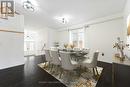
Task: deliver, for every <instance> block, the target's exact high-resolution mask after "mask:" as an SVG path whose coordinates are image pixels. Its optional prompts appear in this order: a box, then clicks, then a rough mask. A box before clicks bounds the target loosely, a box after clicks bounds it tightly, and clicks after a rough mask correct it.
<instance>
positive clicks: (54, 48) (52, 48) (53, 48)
mask: <svg viewBox="0 0 130 87" xmlns="http://www.w3.org/2000/svg"><path fill="white" fill-rule="evenodd" d="M50 49H51V50H58V47H51V48H50Z"/></svg>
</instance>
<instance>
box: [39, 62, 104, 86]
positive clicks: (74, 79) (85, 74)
mask: <svg viewBox="0 0 130 87" xmlns="http://www.w3.org/2000/svg"><path fill="white" fill-rule="evenodd" d="M38 66H39V67H40V68H42V69H44V70H45V71H46V72H47V73H49V74H50V75H52V76H53V77H55V78H56V79H57V80H59V81H60V82H61V83H63V84H64V85H66V86H67V87H96V84H97V82H98V80H99V78H100V75H101V73H102V70H103V68H102V67H97V70H98V73H99V75H96V76H93V72H92V70H91V69H85V71H84V70H80V71H82V72H81V73H80V75H77V72H73V73H72V74H71V75H70V74H67V73H64V74H62V76H61V78H59V75H60V70H58V69H60V67H55V68H53V69H52V70H50V68H47V67H48V65H46V64H45V63H40V64H38ZM57 68H58V69H57Z"/></svg>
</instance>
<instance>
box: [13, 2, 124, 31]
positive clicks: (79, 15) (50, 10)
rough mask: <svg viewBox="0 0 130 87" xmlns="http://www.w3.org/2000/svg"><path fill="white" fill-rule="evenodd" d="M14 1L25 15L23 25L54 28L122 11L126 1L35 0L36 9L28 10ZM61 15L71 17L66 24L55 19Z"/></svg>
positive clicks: (20, 3)
mask: <svg viewBox="0 0 130 87" xmlns="http://www.w3.org/2000/svg"><path fill="white" fill-rule="evenodd" d="M15 1H16V9H17V10H18V11H19V12H20V13H21V14H23V15H25V26H31V27H32V28H34V27H37V28H43V27H49V28H54V29H57V28H63V27H66V26H70V25H74V24H79V23H84V22H87V21H89V20H93V19H95V18H99V17H104V16H108V15H112V14H116V13H122V12H123V9H124V6H125V2H126V0H35V2H34V4H35V6H36V11H35V12H29V11H26V10H25V9H23V7H22V1H20V0H15ZM30 1H32V0H30ZM33 1H34V0H33ZM63 15H69V16H70V17H71V18H70V20H69V23H68V24H61V23H59V22H58V21H57V20H55V17H56V16H63Z"/></svg>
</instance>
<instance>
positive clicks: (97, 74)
mask: <svg viewBox="0 0 130 87" xmlns="http://www.w3.org/2000/svg"><path fill="white" fill-rule="evenodd" d="M95 70H96V73H97V75H98V76H99V73H98V70H97V67H96V68H95Z"/></svg>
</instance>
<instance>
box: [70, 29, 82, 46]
mask: <svg viewBox="0 0 130 87" xmlns="http://www.w3.org/2000/svg"><path fill="white" fill-rule="evenodd" d="M70 43H72V44H73V45H74V46H75V47H78V48H83V47H84V29H78V30H71V31H70Z"/></svg>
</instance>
